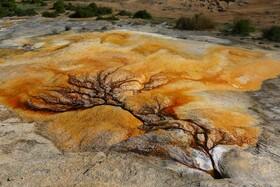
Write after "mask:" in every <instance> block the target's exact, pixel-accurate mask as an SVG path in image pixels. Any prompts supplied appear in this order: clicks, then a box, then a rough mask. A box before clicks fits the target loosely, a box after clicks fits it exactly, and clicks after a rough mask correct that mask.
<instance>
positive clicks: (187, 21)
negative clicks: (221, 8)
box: [176, 14, 215, 30]
mask: <svg viewBox="0 0 280 187" xmlns="http://www.w3.org/2000/svg"><path fill="white" fill-rule="evenodd" d="M176 28H177V29H181V30H210V29H214V28H215V23H214V21H212V20H211V19H210V18H208V17H206V16H204V15H203V14H195V15H194V16H193V17H191V18H188V17H181V18H180V19H179V20H178V21H177V23H176Z"/></svg>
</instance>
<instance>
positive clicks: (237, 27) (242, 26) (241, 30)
mask: <svg viewBox="0 0 280 187" xmlns="http://www.w3.org/2000/svg"><path fill="white" fill-rule="evenodd" d="M254 31H255V28H254V27H253V25H252V24H251V22H250V20H248V19H243V18H240V19H237V20H235V21H234V23H233V25H232V29H231V33H232V34H235V35H241V36H248V35H250V33H252V32H254Z"/></svg>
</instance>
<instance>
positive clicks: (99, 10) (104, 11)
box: [97, 7, 113, 15]
mask: <svg viewBox="0 0 280 187" xmlns="http://www.w3.org/2000/svg"><path fill="white" fill-rule="evenodd" d="M112 13H113V10H112V9H111V8H108V7H98V8H97V15H106V14H112Z"/></svg>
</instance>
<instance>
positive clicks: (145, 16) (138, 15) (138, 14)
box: [133, 10, 152, 19]
mask: <svg viewBox="0 0 280 187" xmlns="http://www.w3.org/2000/svg"><path fill="white" fill-rule="evenodd" d="M133 18H141V19H152V15H151V14H150V13H148V12H147V11H146V10H139V11H137V12H136V13H135V14H134V15H133Z"/></svg>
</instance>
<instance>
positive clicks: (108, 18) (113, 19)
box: [96, 16, 119, 21]
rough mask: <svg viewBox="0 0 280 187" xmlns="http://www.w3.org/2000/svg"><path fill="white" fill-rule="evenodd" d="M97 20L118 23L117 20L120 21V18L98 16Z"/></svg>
mask: <svg viewBox="0 0 280 187" xmlns="http://www.w3.org/2000/svg"><path fill="white" fill-rule="evenodd" d="M96 20H108V21H117V20H119V18H117V17H116V16H110V17H102V16H98V17H97V18H96Z"/></svg>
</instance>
